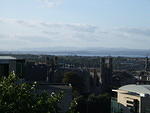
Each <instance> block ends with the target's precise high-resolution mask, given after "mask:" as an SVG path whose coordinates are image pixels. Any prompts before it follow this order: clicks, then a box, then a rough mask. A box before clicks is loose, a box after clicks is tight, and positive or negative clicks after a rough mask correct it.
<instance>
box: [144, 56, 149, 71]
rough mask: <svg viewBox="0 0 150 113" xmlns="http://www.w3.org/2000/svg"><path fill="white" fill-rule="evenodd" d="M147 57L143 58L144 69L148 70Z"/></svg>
mask: <svg viewBox="0 0 150 113" xmlns="http://www.w3.org/2000/svg"><path fill="white" fill-rule="evenodd" d="M148 66H149V65H148V57H146V58H145V71H148Z"/></svg>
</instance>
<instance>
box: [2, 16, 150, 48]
mask: <svg viewBox="0 0 150 113" xmlns="http://www.w3.org/2000/svg"><path fill="white" fill-rule="evenodd" d="M0 29H1V30H0V48H7V49H8V48H14V49H15V48H29V47H30V48H32V47H33V48H39V47H60V46H65V47H81V48H82V47H108V48H109V47H116V48H117V47H123V48H141V49H143V48H150V45H149V43H150V39H149V37H150V33H149V31H150V28H110V29H103V28H100V27H99V26H96V25H89V24H80V23H49V22H44V21H28V20H17V19H9V18H8V19H5V18H0ZM6 45H7V46H6Z"/></svg>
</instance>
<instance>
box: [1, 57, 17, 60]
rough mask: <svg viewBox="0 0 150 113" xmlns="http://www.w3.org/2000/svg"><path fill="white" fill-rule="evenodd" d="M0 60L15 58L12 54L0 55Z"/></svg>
mask: <svg viewBox="0 0 150 113" xmlns="http://www.w3.org/2000/svg"><path fill="white" fill-rule="evenodd" d="M0 60H16V58H15V57H12V56H0Z"/></svg>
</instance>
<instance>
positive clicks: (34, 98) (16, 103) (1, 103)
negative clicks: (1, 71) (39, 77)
mask: <svg viewBox="0 0 150 113" xmlns="http://www.w3.org/2000/svg"><path fill="white" fill-rule="evenodd" d="M36 86H37V83H36V82H34V84H32V85H30V84H27V83H22V82H19V79H18V78H17V77H16V76H15V74H10V75H9V76H8V78H6V77H0V92H1V93H0V113H58V112H59V108H58V105H57V104H58V103H59V101H60V100H61V98H62V93H58V94H55V93H52V94H49V93H47V92H43V93H37V90H36Z"/></svg>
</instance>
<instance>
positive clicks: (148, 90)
mask: <svg viewBox="0 0 150 113" xmlns="http://www.w3.org/2000/svg"><path fill="white" fill-rule="evenodd" d="M119 90H124V91H129V92H134V93H137V94H149V95H150V85H136V84H133V85H125V86H122V87H120V88H119Z"/></svg>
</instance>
